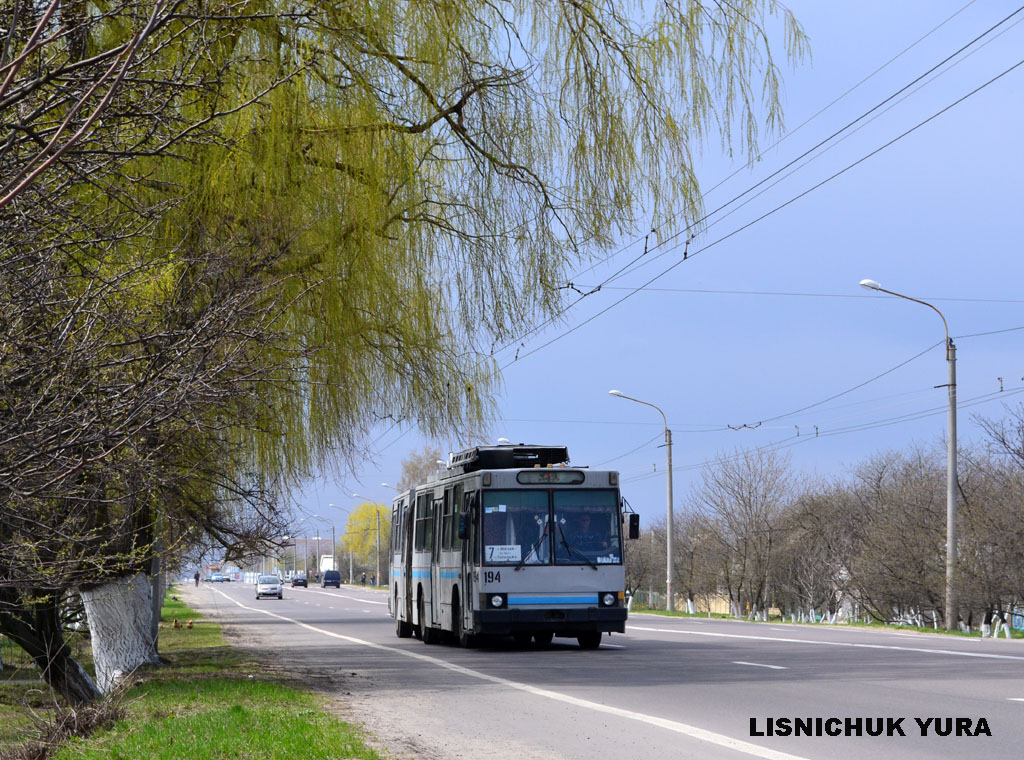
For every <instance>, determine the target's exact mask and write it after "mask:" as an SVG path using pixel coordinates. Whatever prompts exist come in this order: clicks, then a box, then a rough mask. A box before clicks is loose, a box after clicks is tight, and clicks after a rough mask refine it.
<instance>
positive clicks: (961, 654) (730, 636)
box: [236, 602, 1024, 660]
mask: <svg viewBox="0 0 1024 760" xmlns="http://www.w3.org/2000/svg"><path fill="white" fill-rule="evenodd" d="M236 604H237V602H236ZM626 631H627V633H628V632H629V631H654V632H656V633H678V634H680V635H681V636H716V637H718V638H723V639H750V640H752V641H779V642H782V643H785V644H816V645H818V646H823V647H853V648H856V649H894V650H896V651H899V652H923V653H925V654H951V655H954V656H956V657H983V658H986V659H990V660H1024V656H1022V655H1013V654H988V653H986V652H958V651H956V650H955V649H925V648H923V647H899V646H895V645H894V644H854V643H851V642H848V641H815V640H814V639H790V638H783V637H781V636H751V635H749V634H740V633H709V632H707V631H680V630H678V629H674V628H645V627H642V626H638V625H630V626H627V628H626Z"/></svg>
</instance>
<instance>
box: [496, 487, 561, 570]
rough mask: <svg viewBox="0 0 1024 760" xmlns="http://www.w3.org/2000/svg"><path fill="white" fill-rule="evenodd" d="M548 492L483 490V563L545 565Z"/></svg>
mask: <svg viewBox="0 0 1024 760" xmlns="http://www.w3.org/2000/svg"><path fill="white" fill-rule="evenodd" d="M549 559H550V537H549V531H548V492H547V491H541V490H536V491H532V490H516V491H484V492H483V560H484V564H488V565H502V564H519V563H523V564H547V563H548V562H549Z"/></svg>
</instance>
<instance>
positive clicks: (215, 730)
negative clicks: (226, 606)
mask: <svg viewBox="0 0 1024 760" xmlns="http://www.w3.org/2000/svg"><path fill="white" fill-rule="evenodd" d="M128 700H129V704H128V717H127V718H125V719H124V720H121V721H118V723H116V724H115V725H114V726H113V727H112V728H111V729H109V730H105V731H101V732H98V733H97V734H94V735H93V736H92V737H89V738H87V739H75V740H72V741H71V742H69V743H68V744H66V745H65V746H64V747H63V748H62V749H61V751H60V752H58V753H57V754H56V755H54V758H55V760H72V759H76V760H77V759H78V758H81V759H82V760H86V759H88V758H97V759H98V758H105V759H109V760H120V759H121V758H124V759H125V760H129V759H131V760H137V758H153V759H154V760H163V759H164V758H166V759H167V760H177V759H178V758H183V757H187V758H189V759H190V760H203V759H205V758H210V759H211V760H212V759H214V758H224V759H225V760H227V759H228V758H239V759H240V760H242V759H245V760H248V758H252V759H253V760H257V759H258V758H268V759H270V760H275V759H276V758H281V760H285V759H287V760H292V759H293V758H296V757H301V758H304V760H305V759H307V758H309V759H312V760H318V759H319V758H339V757H344V758H349V757H352V758H365V759H366V760H369V759H370V758H378V757H379V756H378V755H377V753H376V752H373V751H372V750H370V749H368V748H367V747H366V746H365V745H364V743H363V740H362V737H361V736H360V735H359V733H358V732H357V731H356V730H354V729H353V728H351V727H350V726H348V725H346V724H344V723H342V722H341V721H339V720H337V719H336V718H334V717H333V716H331V715H330V714H328V713H326V712H325V711H324V709H323V704H322V700H321V699H320V698H318V697H316V696H314V695H312V694H310V693H308V692H302V691H298V690H296V689H294V688H292V687H290V686H287V685H285V684H281V683H273V682H268V681H262V680H259V679H248V678H247V679H244V680H243V679H235V678H223V677H214V678H203V679H181V680H167V679H162V680H160V681H150V682H146V683H143V684H139V685H138V686H136V687H135V688H133V689H132V690H131V692H130V693H129V695H128Z"/></svg>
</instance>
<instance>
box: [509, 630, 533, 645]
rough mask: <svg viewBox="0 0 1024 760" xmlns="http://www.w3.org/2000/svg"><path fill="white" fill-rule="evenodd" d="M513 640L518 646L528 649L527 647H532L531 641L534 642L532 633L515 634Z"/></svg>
mask: <svg viewBox="0 0 1024 760" xmlns="http://www.w3.org/2000/svg"><path fill="white" fill-rule="evenodd" d="M512 640H513V641H514V642H516V644H518V645H519V646H521V647H526V646H529V645H530V642H531V641H533V634H532V633H513V634H512Z"/></svg>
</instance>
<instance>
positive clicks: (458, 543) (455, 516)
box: [451, 483, 463, 551]
mask: <svg viewBox="0 0 1024 760" xmlns="http://www.w3.org/2000/svg"><path fill="white" fill-rule="evenodd" d="M462 491H463V485H462V483H458V484H457V485H456V486H455V490H453V491H452V515H451V520H452V528H451V530H452V533H451V535H452V548H453V549H457V550H459V551H461V550H462V540H461V539H460V538H459V511H460V510H461V509H462Z"/></svg>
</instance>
